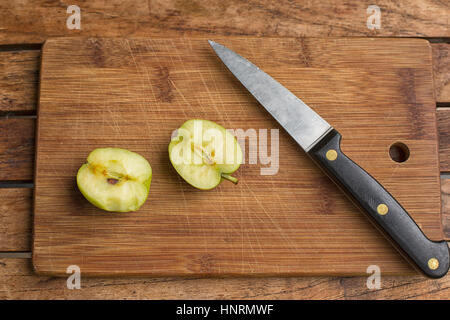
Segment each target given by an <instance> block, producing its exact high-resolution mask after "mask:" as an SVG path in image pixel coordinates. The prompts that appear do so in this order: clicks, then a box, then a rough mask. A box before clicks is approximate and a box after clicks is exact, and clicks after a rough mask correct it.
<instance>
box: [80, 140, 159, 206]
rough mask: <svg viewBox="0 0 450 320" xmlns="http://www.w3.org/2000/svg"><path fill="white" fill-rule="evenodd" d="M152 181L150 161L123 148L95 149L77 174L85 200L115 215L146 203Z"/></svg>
mask: <svg viewBox="0 0 450 320" xmlns="http://www.w3.org/2000/svg"><path fill="white" fill-rule="evenodd" d="M151 180H152V168H151V166H150V164H149V163H148V161H147V160H146V159H145V158H144V157H142V156H141V155H139V154H137V153H135V152H131V151H128V150H125V149H120V148H99V149H95V150H94V151H92V152H91V153H90V154H89V156H88V158H87V163H85V164H83V165H82V166H81V168H80V169H79V170H78V174H77V184H78V188H79V189H80V191H81V193H82V194H83V195H84V197H85V198H86V199H87V200H88V201H89V202H90V203H92V204H93V205H94V206H96V207H98V208H100V209H103V210H106V211H113V212H129V211H136V210H138V209H139V208H140V207H141V206H142V205H143V204H144V202H145V201H146V200H147V197H148V193H149V191H150V182H151Z"/></svg>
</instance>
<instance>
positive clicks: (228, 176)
mask: <svg viewBox="0 0 450 320" xmlns="http://www.w3.org/2000/svg"><path fill="white" fill-rule="evenodd" d="M221 176H222V178H224V179H227V180H228V181H231V182H233V183H234V184H237V183H238V181H239V180H238V179H237V178H235V177H232V176H230V175H229V174H226V173H222V174H221Z"/></svg>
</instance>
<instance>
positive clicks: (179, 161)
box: [169, 119, 242, 190]
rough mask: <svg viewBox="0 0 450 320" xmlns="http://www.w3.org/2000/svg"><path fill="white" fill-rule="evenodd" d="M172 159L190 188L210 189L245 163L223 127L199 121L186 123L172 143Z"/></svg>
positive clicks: (177, 132) (235, 141)
mask: <svg viewBox="0 0 450 320" xmlns="http://www.w3.org/2000/svg"><path fill="white" fill-rule="evenodd" d="M169 158H170V162H171V163H172V165H173V167H174V168H175V170H176V171H177V172H178V174H179V175H180V176H181V177H182V178H183V179H184V180H185V181H186V182H187V183H189V184H190V185H192V186H193V187H195V188H198V189H201V190H210V189H213V188H215V187H216V186H218V185H219V184H220V183H221V182H222V181H223V180H224V179H225V180H229V181H231V182H233V183H235V184H236V183H237V182H238V179H236V178H235V177H233V176H231V174H232V173H233V172H235V171H236V170H237V169H238V168H239V166H240V165H241V163H242V150H241V147H240V146H239V143H238V142H237V140H236V138H235V137H234V136H233V135H232V134H231V133H230V132H229V131H228V130H226V129H225V128H224V127H222V126H221V125H219V124H217V123H215V122H212V121H209V120H200V119H191V120H188V121H186V122H185V123H184V124H183V125H182V126H181V127H180V128H178V129H177V130H176V133H175V134H174V135H173V137H172V139H171V141H170V144H169Z"/></svg>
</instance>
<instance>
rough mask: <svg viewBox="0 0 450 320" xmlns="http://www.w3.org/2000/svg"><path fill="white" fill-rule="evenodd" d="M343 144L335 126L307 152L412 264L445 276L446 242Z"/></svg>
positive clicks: (427, 273)
mask: <svg viewBox="0 0 450 320" xmlns="http://www.w3.org/2000/svg"><path fill="white" fill-rule="evenodd" d="M340 144H341V135H340V134H339V132H337V131H336V130H334V129H333V130H331V131H330V132H329V133H328V134H327V135H326V136H325V137H324V138H322V139H321V140H320V141H319V142H318V143H317V144H316V145H315V146H314V147H313V148H312V149H311V150H310V151H309V152H308V154H309V156H310V157H311V158H312V159H313V160H314V161H315V162H316V163H317V164H319V166H320V167H321V168H322V169H323V170H324V171H325V173H326V174H327V175H328V176H329V177H330V178H331V179H332V180H333V181H334V182H335V183H336V184H337V185H338V186H339V187H340V188H341V189H342V191H344V193H345V194H346V195H347V196H348V197H349V198H350V199H351V200H352V201H353V202H354V203H355V204H356V205H357V207H359V208H360V209H361V210H362V211H363V212H364V213H365V214H366V215H367V216H368V217H369V219H370V220H371V221H372V222H373V223H374V225H375V226H376V227H377V228H378V229H380V231H382V233H383V234H384V235H385V236H386V237H387V238H388V239H389V240H391V242H393V244H394V245H395V247H396V248H397V249H398V250H399V251H400V253H402V255H403V256H405V258H407V260H409V262H411V263H412V264H413V266H415V267H416V268H418V269H419V270H420V271H421V272H422V273H423V274H425V275H426V276H428V277H430V278H440V277H443V276H444V275H445V274H446V273H447V271H448V269H449V248H448V245H447V243H446V241H438V242H437V241H431V240H430V239H428V238H427V237H426V236H425V235H424V234H423V232H422V231H421V230H420V228H419V227H418V226H417V224H416V223H415V222H414V220H413V219H412V218H411V216H410V215H409V214H408V212H407V211H406V210H405V209H404V208H403V207H402V206H401V205H400V204H399V203H398V202H397V201H396V200H395V199H394V197H393V196H392V195H391V194H390V193H389V192H387V191H386V190H385V189H384V188H383V187H382V186H381V184H379V183H378V181H377V180H375V179H374V178H373V177H372V176H371V175H370V174H368V173H367V172H366V171H364V169H362V168H361V167H360V166H358V165H357V164H356V163H354V162H353V161H352V160H351V159H350V158H348V157H347V156H346V155H345V154H344V153H343V152H342V151H341V148H340Z"/></svg>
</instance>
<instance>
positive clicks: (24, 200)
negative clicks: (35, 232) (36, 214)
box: [0, 188, 33, 251]
mask: <svg viewBox="0 0 450 320" xmlns="http://www.w3.org/2000/svg"><path fill="white" fill-rule="evenodd" d="M32 192H33V190H32V189H28V188H11V189H9V188H0V251H29V250H30V247H31V205H32Z"/></svg>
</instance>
